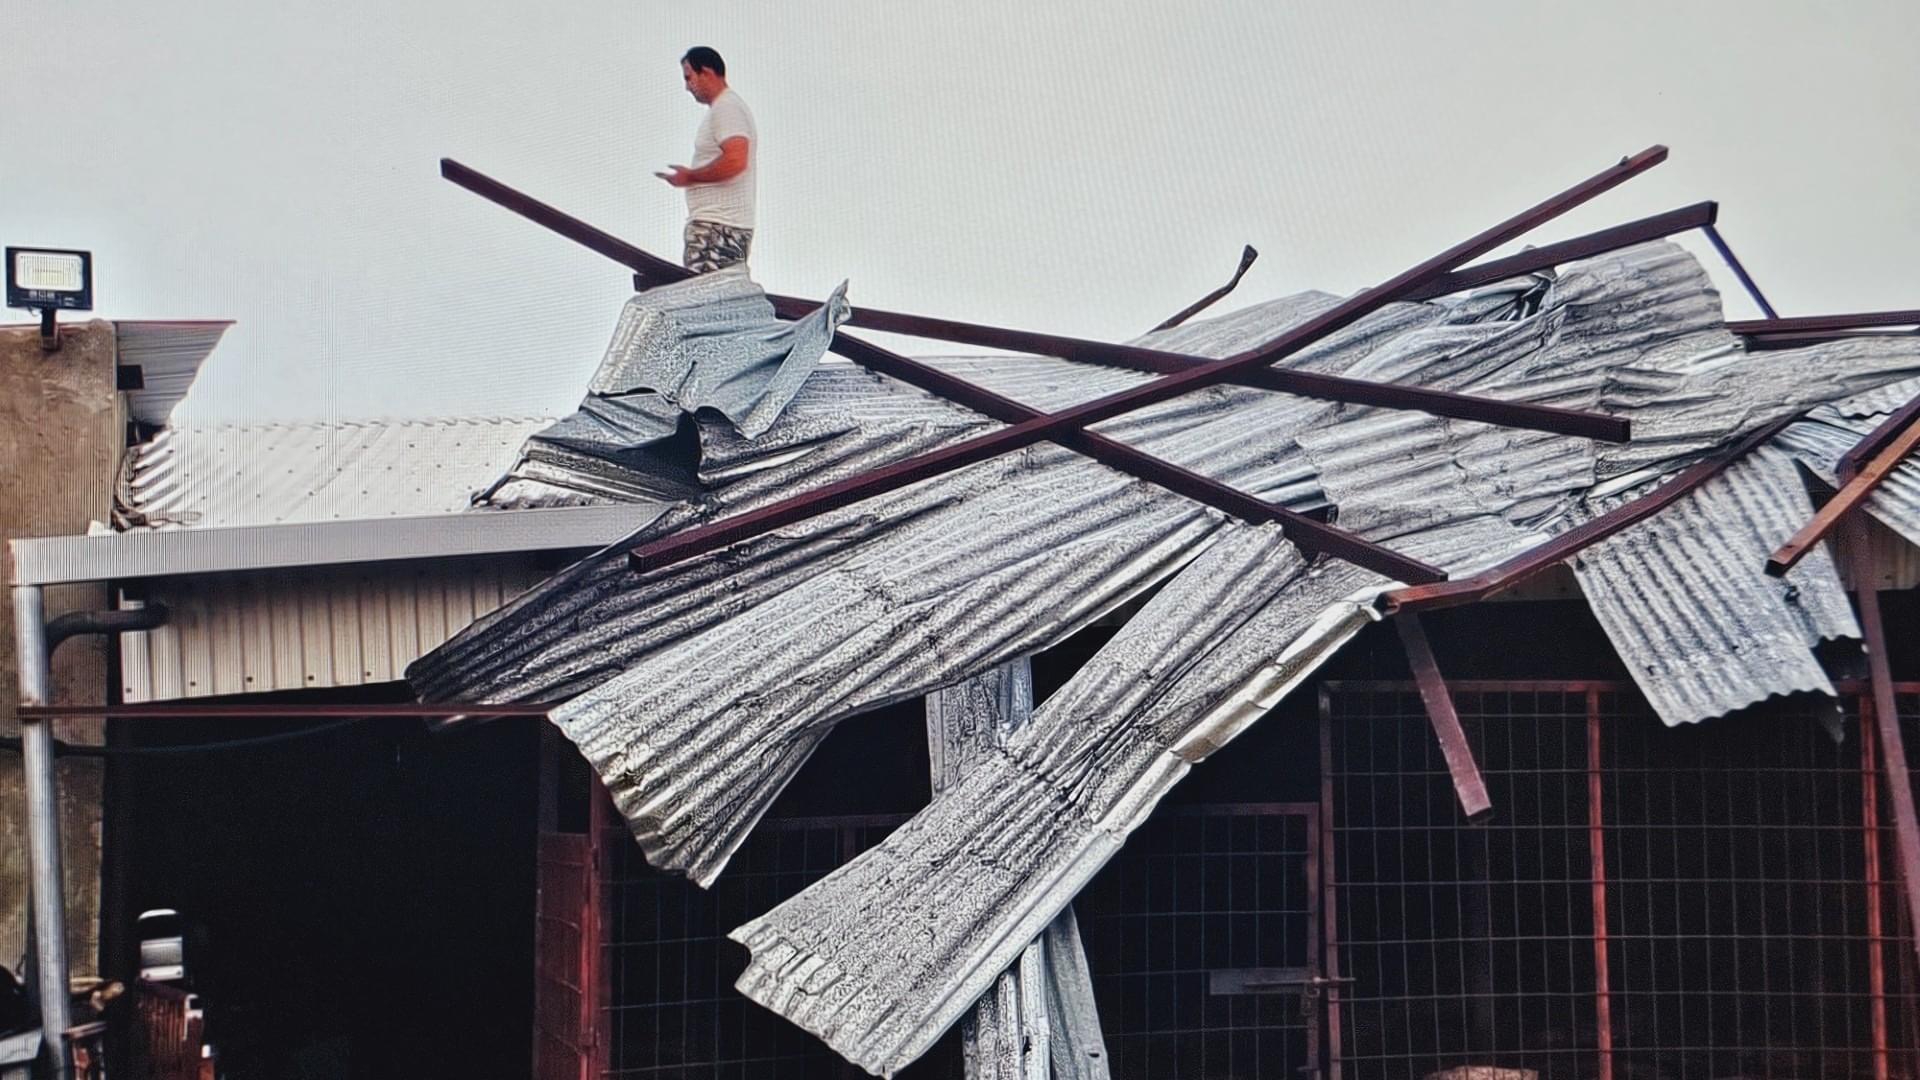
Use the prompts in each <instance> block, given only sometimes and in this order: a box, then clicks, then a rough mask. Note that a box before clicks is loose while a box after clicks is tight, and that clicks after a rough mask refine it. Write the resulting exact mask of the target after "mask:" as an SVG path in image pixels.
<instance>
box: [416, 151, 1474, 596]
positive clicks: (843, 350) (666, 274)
mask: <svg viewBox="0 0 1920 1080" xmlns="http://www.w3.org/2000/svg"><path fill="white" fill-rule="evenodd" d="M441 172H442V174H443V175H445V176H446V177H447V178H448V179H450V180H454V181H455V182H456V183H459V184H460V185H461V186H462V187H466V188H467V189H468V190H470V191H474V192H475V193H476V194H481V195H483V196H485V197H486V198H488V199H491V200H493V201H495V202H498V203H500V204H501V205H503V206H507V207H508V208H509V209H513V210H516V211H518V212H520V213H522V214H524V215H526V216H527V217H529V218H531V219H532V220H534V221H537V222H539V223H540V224H543V225H546V226H548V227H549V228H553V229H555V230H557V231H560V232H562V233H563V234H564V235H567V236H568V237H570V238H573V239H578V240H580V242H582V243H583V244H586V245H587V246H588V247H590V248H592V249H593V250H595V251H599V252H601V253H602V254H606V255H609V256H611V257H612V258H615V259H617V260H619V261H621V262H625V263H627V265H629V266H633V267H635V268H636V272H637V273H639V274H641V275H643V276H644V277H646V278H647V279H648V280H651V281H656V282H659V281H679V280H684V279H686V278H689V277H692V276H693V275H692V273H691V272H690V271H688V270H686V269H684V268H682V267H678V266H675V265H673V264H672V263H669V262H667V261H666V260H664V259H661V258H659V257H657V256H655V255H652V254H650V253H649V252H647V251H645V250H643V249H641V248H639V247H636V246H635V245H632V244H629V243H627V242H626V241H624V240H620V239H618V238H617V237H613V236H611V235H609V234H607V233H604V232H601V231H600V230H598V229H595V228H593V227H592V226H590V225H587V224H586V223H585V222H581V221H578V220H576V219H573V218H570V217H568V216H567V215H566V214H564V213H562V212H560V211H558V210H555V209H554V208H552V207H550V206H547V205H546V204H545V203H541V202H539V201H538V200H535V199H532V198H531V197H529V196H526V195H522V194H521V193H519V192H517V191H514V190H513V189H512V188H509V187H507V186H506V185H504V184H501V183H499V182H497V181H494V180H492V179H490V178H487V177H485V176H482V175H481V174H479V173H476V172H474V171H473V170H472V169H468V168H466V167H465V166H462V165H460V164H459V163H458V162H454V161H447V160H443V161H442V162H441ZM770 299H773V300H775V311H776V313H777V314H780V315H782V316H783V317H786V318H796V317H798V316H800V315H802V314H805V313H806V312H807V311H811V310H813V309H814V308H816V307H818V306H819V305H817V304H813V303H811V302H809V301H804V300H795V299H793V298H791V297H773V298H770ZM832 348H833V350H834V351H835V352H838V353H840V354H841V355H843V356H845V357H847V358H848V359H849V360H852V361H854V362H855V363H857V364H860V365H862V366H864V367H867V368H869V369H871V370H873V371H877V372H880V373H881V374H883V375H889V376H892V377H893V378H896V379H900V380H901V381H903V382H906V383H909V384H911V385H914V386H918V387H920V388H921V389H923V390H926V391H928V392H930V393H933V394H935V395H938V396H940V397H943V398H946V399H948V400H950V401H953V402H956V403H958V404H960V405H964V406H966V407H967V408H969V409H973V410H974V411H976V412H981V413H984V414H986V415H988V416H991V417H993V418H994V419H996V420H1000V421H1002V422H1004V423H1008V424H1019V423H1021V422H1024V421H1032V420H1036V419H1044V415H1045V414H1043V413H1041V412H1040V411H1039V410H1037V409H1034V408H1032V407H1030V406H1027V405H1024V404H1022V403H1020V402H1017V401H1014V400H1013V399H1012V398H1008V397H1003V396H1001V395H999V394H996V393H994V392H992V391H990V390H988V389H986V388H985V387H981V386H977V385H975V384H973V383H970V382H968V381H966V380H965V379H961V378H959V377H957V376H955V375H951V374H949V373H947V372H944V371H941V370H940V369H938V368H935V367H932V366H931V365H928V364H923V363H920V362H919V361H917V360H911V359H908V358H907V357H904V356H900V355H899V354H897V353H893V352H890V351H888V350H886V349H882V348H880V347H879V346H877V345H872V344H869V343H867V342H864V341H861V340H859V339H857V338H853V337H849V336H848V335H846V334H836V335H835V337H834V342H833V346H832ZM1052 441H1054V442H1057V443H1059V444H1060V445H1062V446H1065V447H1068V448H1069V449H1072V450H1074V451H1076V452H1078V453H1082V454H1085V455H1087V456H1088V457H1091V458H1093V459H1095V460H1096V461H1099V462H1101V463H1103V464H1106V465H1109V466H1111V467H1113V468H1116V469H1119V470H1121V471H1122V472H1125V473H1127V474H1129V475H1131V476H1136V477H1138V478H1140V479H1142V480H1146V481H1149V482H1151V483H1155V484H1158V485H1160V486H1161V487H1164V488H1166V489H1168V490H1169V491H1173V492H1175V493H1176V494H1179V495H1182V496H1184V497H1186V498H1189V499H1193V500H1195V501H1197V502H1202V503H1205V504H1207V505H1209V506H1212V507H1214V508H1215V509H1218V510H1222V511H1225V512H1226V513H1228V514H1231V515H1233V516H1234V517H1237V518H1239V519H1241V520H1242V521H1248V522H1252V523H1254V524H1257V525H1258V524H1269V523H1272V524H1277V525H1279V526H1280V528H1281V530H1282V531H1283V532H1285V534H1286V535H1287V538H1288V539H1290V540H1292V541H1293V542H1294V543H1295V544H1297V545H1299V547H1300V548H1301V549H1302V550H1303V551H1306V552H1309V553H1315V554H1325V555H1331V556H1334V557H1336V558H1340V559H1345V560H1347V561H1348V562H1351V563H1354V564H1355V565H1357V566H1363V567H1366V568H1367V569H1369V570H1373V571H1375V572H1376V573H1380V574H1384V575H1386V576H1387V577H1390V578H1392V579H1394V580H1396V581H1406V582H1433V581H1443V580H1445V579H1446V576H1447V575H1446V573H1445V572H1444V571H1442V570H1441V569H1439V568H1438V567H1435V566H1432V565H1429V564H1428V563H1425V562H1422V561H1420V560H1419V559H1414V558H1410V557H1408V556H1405V555H1401V554H1399V553H1397V552H1395V551H1393V550H1391V549H1389V548H1386V547H1382V546H1380V545H1378V544H1375V543H1372V542H1370V541H1368V540H1364V539H1362V538H1360V537H1358V536H1355V535H1354V534H1352V533H1350V532H1347V531H1346V530H1344V529H1340V528H1337V527H1335V526H1333V525H1330V524H1327V523H1326V522H1323V521H1321V520H1319V519H1318V518H1316V517H1313V516H1309V515H1306V514H1301V513H1299V512H1297V511H1294V510H1289V509H1287V508H1286V507H1284V506H1279V505H1276V504H1274V503H1271V502H1268V501H1267V500H1265V499H1261V498H1258V497H1256V496H1253V495H1249V494H1247V493H1246V492H1243V491H1240V490H1239V489H1237V488H1234V487H1231V486H1229V485H1226V484H1223V483H1220V482H1219V481H1217V480H1214V479H1212V478H1210V477H1206V476H1202V475H1201V474H1199V473H1196V472H1194V471H1192V470H1190V469H1186V468H1182V467H1181V466H1178V465H1174V464H1172V463H1171V462H1167V461H1164V460H1162V459H1160V458H1156V457H1154V456H1152V455H1151V454H1147V453H1143V452H1142V451H1139V450H1135V449H1134V448H1132V447H1130V446H1127V445H1126V444H1124V443H1120V442H1117V441H1115V440H1113V439H1110V438H1108V437H1106V436H1104V435H1100V434H1098V433H1096V432H1091V431H1086V430H1084V429H1078V428H1076V429H1070V430H1066V431H1062V432H1058V433H1056V434H1055V435H1054V436H1053V438H1052ZM883 471H884V470H883ZM695 531H696V532H697V531H698V530H695Z"/></svg>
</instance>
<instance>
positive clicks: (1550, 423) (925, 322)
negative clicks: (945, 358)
mask: <svg viewBox="0 0 1920 1080" xmlns="http://www.w3.org/2000/svg"><path fill="white" fill-rule="evenodd" d="M440 172H441V175H443V176H445V177H446V178H447V179H448V180H451V181H453V182H454V183H456V184H458V185H460V186H461V187H464V188H466V189H467V190H468V191H471V192H473V193H474V194H476V195H479V196H481V197H482V198H484V199H487V200H489V201H491V202H494V203H496V204H498V205H500V206H502V207H505V208H506V209H508V210H512V211H514V212H515V213H518V214H520V215H521V216H523V217H526V218H527V219H529V220H531V221H533V222H535V223H536V224H539V225H544V226H546V227H547V228H549V229H552V230H553V231H554V232H557V233H559V234H560V235H562V236H565V237H567V238H568V239H570V240H574V241H576V242H578V243H580V244H582V245H583V246H585V247H587V248H589V249H591V250H593V251H597V252H599V253H600V254H602V255H605V256H607V257H608V258H610V259H613V260H614V261H615V262H619V263H622V264H625V265H626V266H628V267H631V268H632V269H633V270H634V271H635V273H634V287H635V288H636V289H648V288H652V287H653V286H656V285H663V284H668V283H671V282H675V281H684V280H685V279H686V278H688V277H691V276H692V275H691V274H690V273H689V272H688V271H687V270H685V269H683V268H681V267H679V266H676V265H674V264H673V263H670V262H668V261H666V260H665V259H662V258H660V257H659V256H657V255H654V254H652V253H650V252H648V251H645V250H643V249H641V248H639V247H636V246H635V245H633V244H630V243H627V242H626V241H624V240H621V239H620V238H619V237H616V236H613V235H612V234H610V233H607V232H604V231H602V230H600V229H597V228H595V227H593V226H592V225H589V224H587V223H586V222H584V221H581V220H580V219H578V218H575V217H572V216H570V215H568V214H566V213H564V212H562V211H560V210H556V209H554V208H553V207H552V206H549V205H547V204H546V203H543V202H541V201H540V200H538V199H535V198H533V197H532V196H530V195H526V194H523V193H521V192H519V191H516V190H514V189H513V188H510V187H508V186H507V185H505V184H502V183H500V182H499V181H497V180H494V179H493V178H491V177H489V176H486V175H485V174H483V173H480V172H476V171H475V170H473V169H470V168H468V167H467V166H465V165H462V164H460V163H459V162H457V161H453V160H452V159H447V158H443V159H442V160H441V162H440ZM1650 220H1651V219H1650ZM1542 250H1545V249H1542ZM1526 254H1531V253H1526ZM767 299H768V301H769V302H771V303H772V304H773V310H774V313H775V314H777V315H779V316H780V317H781V318H783V319H798V318H801V317H803V316H805V315H806V314H807V313H809V312H811V311H814V310H815V309H817V308H818V307H819V306H820V302H819V301H818V300H808V299H804V298H802V297H797V296H780V295H775V294H769V295H768V296H767ZM847 325H849V326H854V327H860V328H864V329H868V330H879V331H883V332H886V333H896V334H906V335H909V336H913V337H925V338H933V339H936V340H940V341H952V342H958V343H961V344H965V345H980V346H983V347H986V348H991V349H1009V350H1012V351H1015V352H1030V353H1041V354H1043V355H1047V356H1057V357H1061V358H1063V359H1067V360H1077V361H1080V362H1082V363H1089V364H1102V365H1106V366H1109V367H1123V368H1129V369H1131V370H1134V371H1149V372H1154V373H1157V374H1161V375H1171V374H1175V373H1178V372H1183V371H1192V370H1195V369H1198V368H1210V367H1213V366H1215V365H1216V364H1217V363H1218V361H1216V360H1210V359H1207V358H1205V357H1199V356H1188V355H1186V354H1184V353H1173V352H1164V351H1162V350H1158V349H1146V348H1140V347H1138V346H1131V345H1110V344H1107V343H1104V342H1098V341H1085V340H1082V339H1079V338H1071V337H1063V336H1061V335H1057V334H1039V333H1032V332H1029V331H1023V330H1008V329H1004V328H1002V327H996V326H985V325H981V324H978V323H966V322H958V321H955V320H952V319H935V318H930V317H927V316H924V315H909V314H905V313H903V312H897V311H884V310H881V309H878V308H866V307H861V306H859V305H855V306H854V307H853V308H852V310H851V313H850V315H849V317H848V320H847ZM834 351H835V352H840V353H841V354H842V355H846V353H845V352H844V350H841V349H839V348H838V347H835V348H834ZM848 359H854V358H853V357H851V356H849V357H848ZM922 367H923V368H924V365H922ZM925 370H926V371H931V370H932V369H931V368H926V369H925ZM901 371H902V372H905V373H898V372H896V373H893V374H894V377H896V378H900V379H902V380H904V381H906V382H908V383H910V384H912V385H914V386H918V387H920V388H921V389H923V390H927V391H929V392H931V393H935V394H940V395H942V396H946V395H945V392H944V391H941V390H937V389H935V388H934V386H933V382H932V381H931V380H930V379H929V378H928V377H927V376H926V375H925V374H924V372H910V371H906V369H904V368H903V369H901ZM1228 381H1230V382H1236V383H1241V384H1243V385H1247V386H1256V387H1260V388H1263V389H1267V390H1278V391H1281V392H1283V393H1289V394H1298V395H1300V396H1302V397H1310V398H1316V399H1320V400H1324V401H1340V402H1350V403H1353V404H1358V405H1372V406H1377V407H1380V408H1390V409H1417V410H1419V411H1421V412H1427V413H1432V414H1433V415H1435V416H1449V417H1453V418H1455V419H1459V420H1477V421H1480V422H1483V423H1489V424H1499V425H1502V426H1505V427H1518V428H1526V429H1529V430H1534V431H1548V432H1554V433H1556V434H1561V435H1573V436H1578V437H1582V438H1589V439H1601V440H1603V441H1606V442H1626V441H1627V439H1628V437H1629V431H1630V429H1629V424H1628V422H1627V421H1626V420H1624V419H1620V418H1617V417H1611V416H1603V415H1601V414H1599V413H1591V412H1583V411H1580V410H1577V409H1562V408H1556V407H1553V406H1546V405H1529V404H1525V403H1522V402H1509V401H1500V400H1499V399H1497V398H1483V397H1475V396H1473V395H1471V394H1458V393H1453V392H1451V391H1446V390H1429V389H1424V388H1421V387H1417V386H1396V385H1394V384H1391V383H1377V382H1371V381H1369V380H1366V379H1349V378H1344V377H1341V376H1338V375H1322V374H1318V373H1315V372H1309V371H1288V370H1284V369H1271V368H1270V369H1256V370H1252V371H1247V372H1243V373H1241V374H1239V375H1237V376H1235V377H1234V378H1232V379H1230V380H1228ZM942 385H945V384H944V383H943V384H942ZM955 400H958V399H955Z"/></svg>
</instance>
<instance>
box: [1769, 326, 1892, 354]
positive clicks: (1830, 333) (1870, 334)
mask: <svg viewBox="0 0 1920 1080" xmlns="http://www.w3.org/2000/svg"><path fill="white" fill-rule="evenodd" d="M1915 333H1916V331H1913V330H1796V331H1792V332H1790V333H1785V334H1749V335H1747V337H1746V342H1747V351H1748V352H1776V351H1778V350H1781V349H1805V348H1808V347H1809V346H1813V345H1827V344H1831V343H1832V342H1835V341H1852V340H1854V339H1856V338H1889V337H1910V336H1913V335H1914V334H1915Z"/></svg>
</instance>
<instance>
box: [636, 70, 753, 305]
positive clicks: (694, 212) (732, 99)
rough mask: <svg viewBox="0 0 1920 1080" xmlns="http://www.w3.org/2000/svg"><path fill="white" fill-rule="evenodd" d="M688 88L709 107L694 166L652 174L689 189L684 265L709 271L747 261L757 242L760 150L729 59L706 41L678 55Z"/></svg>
mask: <svg viewBox="0 0 1920 1080" xmlns="http://www.w3.org/2000/svg"><path fill="white" fill-rule="evenodd" d="M680 75H681V78H682V79H683V80H684V81H685V82H686V85H687V93H689V94H692V95H693V100H695V101H697V102H699V103H700V104H702V105H705V106H706V107H707V118H706V119H705V120H702V121H701V122H700V130H699V131H698V132H697V133H695V135H694V137H693V166H692V167H691V168H688V167H687V166H685V165H672V166H668V171H666V172H660V173H654V174H653V175H655V176H657V177H659V178H660V179H662V180H665V181H666V182H667V183H669V184H672V185H673V186H674V187H677V188H685V189H686V191H687V229H686V235H685V240H686V251H685V254H684V255H682V257H681V260H680V262H681V264H682V265H683V266H685V267H686V268H687V269H689V270H691V271H693V272H694V273H696V274H705V273H709V272H711V271H714V270H719V269H721V268H723V267H727V266H733V265H735V264H737V263H743V262H746V261H747V249H748V248H749V247H751V246H752V245H753V194H754V175H753V159H754V156H755V155H756V154H757V153H758V152H759V148H758V146H757V145H756V141H757V136H756V135H755V134H754V130H753V114H752V113H751V112H748V111H747V103H746V102H744V101H742V100H740V95H739V94H736V93H734V92H733V90H732V89H731V88H729V87H728V86H727V62H726V61H725V60H722V59H720V54H719V53H717V52H715V51H713V50H712V49H709V48H707V47H706V46H705V45H696V46H694V47H693V48H691V49H688V50H687V55H685V56H683V57H681V58H680Z"/></svg>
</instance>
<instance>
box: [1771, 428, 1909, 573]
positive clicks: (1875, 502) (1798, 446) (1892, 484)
mask: <svg viewBox="0 0 1920 1080" xmlns="http://www.w3.org/2000/svg"><path fill="white" fill-rule="evenodd" d="M1900 404H1905V402H1901V403H1900ZM1882 419H1884V417H1883V416H1880V415H1873V414H1868V415H1862V416H1848V415H1844V414H1843V412H1842V410H1840V409H1816V410H1814V411H1813V412H1811V413H1809V414H1808V416H1807V419H1805V420H1803V421H1801V422H1800V423H1797V424H1794V425H1792V426H1791V427H1789V428H1787V430H1785V431H1783V432H1781V433H1780V437H1779V438H1778V439H1776V440H1775V443H1776V444H1777V445H1780V446H1783V447H1786V448H1787V449H1788V450H1789V451H1790V452H1791V453H1792V454H1793V455H1794V457H1795V458H1796V459H1798V460H1799V462H1800V463H1801V464H1802V465H1804V466H1806V467H1807V469H1808V470H1809V471H1811V472H1812V473H1813V474H1814V475H1815V476H1818V477H1819V478H1820V479H1821V480H1822V481H1824V482H1825V483H1826V484H1827V485H1828V486H1830V487H1837V486H1838V485H1839V477H1838V475H1836V474H1837V473H1838V470H1839V466H1840V457H1841V455H1843V454H1845V453H1846V452H1847V451H1849V450H1851V449H1853V448H1854V446H1855V445H1857V444H1858V443H1859V442H1860V440H1861V439H1863V438H1865V437H1866V436H1867V433H1868V432H1870V431H1872V430H1873V428H1874V427H1875V426H1876V425H1877V424H1879V422H1880V421H1881V420H1882ZM1861 506H1862V507H1863V508H1864V509H1865V510H1866V511H1867V513H1869V514H1871V515H1872V516H1873V517H1874V518H1875V519H1876V520H1878V521H1879V522H1880V523H1881V524H1883V525H1886V526H1887V527H1888V528H1890V529H1892V530H1893V531H1894V532H1897V533H1899V534H1900V535H1901V536H1903V537H1905V538H1906V539H1907V542H1908V543H1911V544H1915V545H1920V462H1916V461H1914V460H1913V459H1912V458H1909V459H1907V460H1906V461H1903V462H1901V463H1900V464H1899V465H1896V466H1894V468H1893V469H1892V471H1890V472H1888V473H1887V475H1886V476H1885V477H1883V478H1882V479H1881V481H1880V483H1879V485H1878V486H1876V487H1875V488H1874V489H1873V490H1872V491H1870V492H1868V493H1867V498H1866V500H1865V502H1863V503H1862V504H1861ZM1805 521H1806V519H1805V518H1803V519H1801V521H1800V522H1798V523H1796V524H1795V525H1794V527H1793V529H1789V530H1787V531H1786V532H1783V533H1781V534H1780V535H1779V536H1777V537H1776V538H1775V539H1774V544H1775V545H1776V546H1777V545H1778V544H1780V543H1782V542H1784V541H1785V540H1786V539H1787V538H1788V537H1789V536H1792V535H1793V531H1794V529H1798V528H1799V527H1800V525H1802V524H1805ZM1825 551H1826V545H1822V546H1821V547H1820V548H1819V549H1818V550H1817V551H1816V552H1814V553H1813V554H1821V553H1824V552H1825ZM1812 557H1813V555H1811V554H1810V555H1809V556H1808V558H1812Z"/></svg>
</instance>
